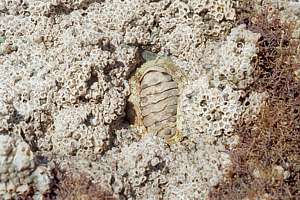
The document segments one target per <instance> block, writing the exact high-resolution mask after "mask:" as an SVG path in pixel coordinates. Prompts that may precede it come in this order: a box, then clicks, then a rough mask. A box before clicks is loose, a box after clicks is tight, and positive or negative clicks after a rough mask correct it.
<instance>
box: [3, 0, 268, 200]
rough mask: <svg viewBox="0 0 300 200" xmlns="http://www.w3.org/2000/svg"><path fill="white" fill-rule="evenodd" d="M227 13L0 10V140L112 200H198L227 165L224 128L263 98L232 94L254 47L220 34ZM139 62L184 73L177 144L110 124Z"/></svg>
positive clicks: (192, 4)
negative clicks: (146, 55) (160, 59)
mask: <svg viewBox="0 0 300 200" xmlns="http://www.w3.org/2000/svg"><path fill="white" fill-rule="evenodd" d="M237 5H238V3H237V1H228V0H216V1H199V0H191V1H180V0H174V1H171V0H161V1H152V0H124V1H123V0H109V1H101V0H98V1H90V0H78V1H71V0H51V1H31V0H24V1H21V0H13V1H3V0H2V1H1V0H0V72H1V73H0V132H1V134H2V136H1V137H3V138H6V139H7V138H8V139H9V140H10V136H8V134H7V133H8V132H13V133H15V134H16V135H18V136H22V137H20V139H18V140H17V141H19V143H20V144H24V145H25V143H24V141H26V143H28V144H29V146H28V145H25V146H26V148H27V149H28V150H27V151H28V152H31V153H29V155H30V156H31V158H32V157H33V155H32V152H34V154H37V155H41V156H44V157H46V158H47V159H48V160H51V159H53V160H56V161H57V162H58V163H60V167H62V168H64V169H66V170H67V171H71V172H76V171H84V172H86V174H88V175H89V176H90V177H89V178H91V179H93V181H94V182H95V183H99V184H101V185H103V187H104V188H106V189H107V190H109V191H110V192H113V193H114V195H115V196H116V197H119V198H120V199H195V198H196V199H203V198H204V197H205V196H206V194H207V191H208V189H209V187H211V186H214V185H216V184H217V182H218V180H219V179H220V178H221V176H222V174H223V173H224V170H226V166H227V165H229V164H230V160H229V156H228V155H227V154H226V150H227V149H226V148H227V145H229V146H230V147H231V146H233V145H234V144H235V143H236V141H237V138H235V137H233V136H231V134H232V132H231V131H232V129H231V128H232V125H233V124H234V123H235V121H236V120H237V119H238V118H239V117H240V116H242V115H254V114H255V113H257V112H258V111H259V109H260V105H261V102H262V101H263V98H264V94H259V93H255V94H249V95H246V94H243V90H242V89H243V88H244V87H247V85H249V84H251V82H252V81H254V79H253V77H252V72H253V69H252V68H251V64H250V62H251V59H252V58H253V57H254V56H255V53H256V48H255V43H256V41H257V39H258V35H257V34H254V33H252V32H250V31H246V30H245V29H244V27H243V26H239V27H235V28H234V29H232V27H233V21H234V20H235V17H236V10H235V8H236V7H237ZM143 50H148V51H150V52H152V53H154V54H155V55H157V56H161V55H166V56H169V57H170V58H171V59H172V60H173V61H174V62H175V63H176V64H177V65H178V66H179V67H180V68H181V69H182V70H183V71H185V72H186V73H187V76H188V77H187V78H188V83H187V84H186V86H185V88H184V91H183V94H182V95H183V96H182V97H183V98H182V102H181V103H182V107H181V110H182V112H180V113H182V115H183V116H182V118H183V119H184V125H183V127H182V130H181V131H182V133H183V134H184V136H185V138H184V139H183V141H182V142H180V143H178V144H175V145H171V146H168V145H167V144H165V142H164V141H163V140H162V139H161V138H158V137H155V136H147V137H145V138H143V139H139V138H138V137H137V136H136V133H137V132H138V130H136V129H135V128H134V127H130V126H128V125H127V124H126V122H124V123H120V121H122V120H123V119H124V118H123V117H124V116H125V114H126V113H125V108H126V100H127V97H128V95H129V94H130V89H129V86H128V79H129V75H130V73H131V72H132V71H133V70H135V69H136V68H137V67H139V66H140V65H141V64H142V56H141V53H142V51H143ZM22 140H23V141H22ZM19 143H18V142H17V143H15V144H14V145H15V146H14V148H17V149H18V144H19ZM29 147H30V148H31V149H29ZM1 148H2V147H1ZM16 155H19V154H16ZM20 155H21V154H20ZM5 162H6V161H5ZM30 162H31V160H30ZM38 169H39V168H37V169H35V168H34V167H31V168H30V170H29V172H30V173H32V172H35V173H38V172H40V171H39V170H38ZM34 170H35V171H34ZM38 180H40V179H38ZM22 184H23V183H22ZM41 185H42V184H41ZM41 185H40V184H39V182H37V183H36V187H37V188H39V187H41ZM5 191H7V190H5ZM37 191H38V192H40V193H41V194H43V192H44V191H45V190H42V189H41V190H39V189H38V190H37ZM4 195H9V193H8V192H4Z"/></svg>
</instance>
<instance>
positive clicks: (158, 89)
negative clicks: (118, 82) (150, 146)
mask: <svg viewBox="0 0 300 200" xmlns="http://www.w3.org/2000/svg"><path fill="white" fill-rule="evenodd" d="M185 80H186V79H185V76H184V74H183V72H182V71H181V70H180V69H179V68H178V67H177V66H176V65H175V64H174V63H173V62H172V61H171V59H170V58H167V57H163V58H156V59H155V60H151V61H148V62H146V63H145V64H143V65H142V66H141V67H140V68H138V69H137V70H136V71H135V73H134V74H133V76H132V77H131V78H130V88H131V94H130V96H129V99H128V106H127V107H128V109H127V116H128V119H129V121H130V122H131V123H132V124H134V125H135V126H138V127H141V128H142V129H141V130H142V133H141V136H143V135H145V134H155V135H158V136H160V137H162V138H164V139H165V140H166V142H167V143H169V144H171V143H176V142H178V141H179V140H180V139H181V137H182V134H181V133H180V125H181V123H182V120H181V113H180V109H179V106H180V105H179V102H180V101H179V100H180V94H181V91H182V88H183V85H184V82H185Z"/></svg>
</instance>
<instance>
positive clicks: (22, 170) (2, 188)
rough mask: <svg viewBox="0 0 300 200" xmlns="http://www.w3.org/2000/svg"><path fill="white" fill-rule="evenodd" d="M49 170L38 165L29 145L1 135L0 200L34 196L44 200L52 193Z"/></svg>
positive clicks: (18, 139)
mask: <svg viewBox="0 0 300 200" xmlns="http://www.w3.org/2000/svg"><path fill="white" fill-rule="evenodd" d="M50 178H51V175H50V173H49V170H48V169H47V167H45V166H41V165H39V166H38V165H37V164H36V162H35V157H34V155H33V153H32V151H31V149H30V147H29V145H28V144H27V143H26V142H24V141H23V140H22V139H20V138H17V137H14V136H9V135H0V198H1V199H17V198H18V197H22V196H23V197H26V196H27V195H30V196H33V198H34V199H43V197H44V196H45V195H47V193H49V192H50Z"/></svg>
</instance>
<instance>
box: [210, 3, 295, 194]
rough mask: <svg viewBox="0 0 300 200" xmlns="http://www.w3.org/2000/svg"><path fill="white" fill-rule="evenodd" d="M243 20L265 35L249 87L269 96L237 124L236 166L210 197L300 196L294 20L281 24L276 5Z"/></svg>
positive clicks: (234, 160) (248, 25)
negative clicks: (249, 117)
mask: <svg viewBox="0 0 300 200" xmlns="http://www.w3.org/2000/svg"><path fill="white" fill-rule="evenodd" d="M241 16H242V15H241ZM242 21H243V22H244V23H246V25H247V28H248V29H249V30H251V31H253V32H256V33H260V35H261V37H260V39H259V41H258V43H257V47H258V53H257V57H256V58H255V59H254V60H253V65H254V67H255V77H256V78H257V80H256V81H255V83H254V84H253V85H251V87H249V88H248V90H249V91H257V92H267V93H268V95H269V97H268V99H267V100H266V102H265V104H264V105H263V107H262V109H261V112H260V113H259V115H258V116H256V118H253V119H246V118H245V119H241V120H240V121H239V122H238V123H237V124H236V127H235V132H236V133H237V134H238V135H239V137H240V141H239V144H238V145H237V146H236V148H235V149H234V150H233V151H232V152H231V161H232V163H233V164H232V166H231V168H230V169H229V170H228V173H227V174H226V176H225V177H224V180H223V181H222V182H220V183H219V184H218V186H216V187H215V188H213V189H212V190H211V191H210V194H209V198H210V199H300V191H299V189H300V132H299V130H300V95H299V92H300V82H299V80H297V79H295V76H294V72H295V69H297V68H298V67H297V66H299V64H297V62H296V59H295V53H296V52H295V49H296V48H295V47H297V46H298V43H297V42H296V41H294V40H293V39H292V35H291V33H292V31H293V24H292V23H286V22H281V21H280V19H279V17H278V11H277V10H276V9H274V8H273V7H271V6H267V7H265V8H264V9H263V10H262V11H261V12H260V13H256V12H252V13H248V17H245V15H243V19H242ZM249 91H248V92H249ZM276 169H279V170H277V171H276Z"/></svg>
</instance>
